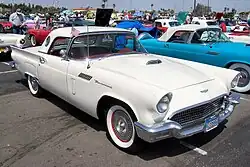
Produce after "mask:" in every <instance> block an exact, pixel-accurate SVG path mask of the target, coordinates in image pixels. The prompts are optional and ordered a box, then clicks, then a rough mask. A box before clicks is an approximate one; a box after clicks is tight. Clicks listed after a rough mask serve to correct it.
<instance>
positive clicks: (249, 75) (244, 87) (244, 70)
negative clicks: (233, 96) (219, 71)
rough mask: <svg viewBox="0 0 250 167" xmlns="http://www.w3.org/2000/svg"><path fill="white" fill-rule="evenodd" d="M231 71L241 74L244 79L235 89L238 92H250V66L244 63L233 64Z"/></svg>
mask: <svg viewBox="0 0 250 167" xmlns="http://www.w3.org/2000/svg"><path fill="white" fill-rule="evenodd" d="M229 69H232V70H236V71H239V72H241V75H242V78H241V79H240V80H239V83H238V85H237V86H236V87H235V88H234V90H235V91H237V92H241V93H244V92H248V91H249V90H250V66H249V65H246V64H242V63H235V64H232V65H231V66H230V67H229Z"/></svg>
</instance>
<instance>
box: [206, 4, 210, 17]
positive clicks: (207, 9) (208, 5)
mask: <svg viewBox="0 0 250 167" xmlns="http://www.w3.org/2000/svg"><path fill="white" fill-rule="evenodd" d="M209 6H210V2H209V0H207V15H209V11H210V10H209Z"/></svg>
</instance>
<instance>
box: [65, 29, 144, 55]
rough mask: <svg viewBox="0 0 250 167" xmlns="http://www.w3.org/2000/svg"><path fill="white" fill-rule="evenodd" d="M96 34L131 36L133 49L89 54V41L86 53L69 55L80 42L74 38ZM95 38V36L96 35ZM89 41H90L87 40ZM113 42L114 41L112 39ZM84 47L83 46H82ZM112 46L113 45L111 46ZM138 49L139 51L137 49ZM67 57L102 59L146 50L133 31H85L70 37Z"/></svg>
mask: <svg viewBox="0 0 250 167" xmlns="http://www.w3.org/2000/svg"><path fill="white" fill-rule="evenodd" d="M98 35H105V36H108V35H126V36H131V37H132V38H131V39H132V40H133V41H132V43H133V46H132V47H133V48H134V49H133V50H131V52H122V53H112V52H111V53H101V54H96V55H91V56H90V52H89V48H90V43H88V42H87V45H86V44H84V45H86V46H87V55H82V56H80V57H81V58H74V56H73V55H71V52H72V48H73V45H77V44H80V42H76V39H78V38H80V37H88V40H90V39H91V37H93V36H98ZM96 38H97V37H96ZM89 42H90V41H89ZM113 42H114V41H113ZM95 46H96V45H95ZM82 47H84V46H82ZM113 47H114V46H113ZM137 49H138V50H140V51H137ZM67 52H68V54H67V55H68V58H69V59H102V58H106V57H111V56H121V55H130V54H140V53H148V52H147V50H146V49H145V48H144V47H143V46H142V44H141V43H140V42H139V40H138V39H137V38H136V35H135V34H134V33H133V32H128V31H106V32H88V33H87V32H86V33H81V34H79V35H77V36H75V37H73V38H72V40H71V42H70V44H69V47H68V50H67Z"/></svg>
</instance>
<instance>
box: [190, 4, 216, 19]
mask: <svg viewBox="0 0 250 167" xmlns="http://www.w3.org/2000/svg"><path fill="white" fill-rule="evenodd" d="M210 12H212V8H211V7H208V6H206V5H202V4H199V3H198V4H197V6H196V8H195V10H194V15H195V16H203V15H205V14H208V13H210Z"/></svg>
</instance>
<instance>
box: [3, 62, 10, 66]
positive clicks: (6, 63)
mask: <svg viewBox="0 0 250 167" xmlns="http://www.w3.org/2000/svg"><path fill="white" fill-rule="evenodd" d="M1 63H2V64H5V65H8V66H9V65H10V63H8V62H1Z"/></svg>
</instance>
